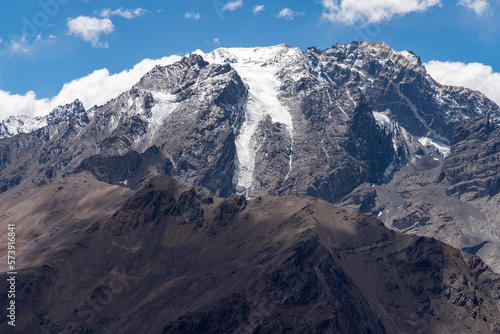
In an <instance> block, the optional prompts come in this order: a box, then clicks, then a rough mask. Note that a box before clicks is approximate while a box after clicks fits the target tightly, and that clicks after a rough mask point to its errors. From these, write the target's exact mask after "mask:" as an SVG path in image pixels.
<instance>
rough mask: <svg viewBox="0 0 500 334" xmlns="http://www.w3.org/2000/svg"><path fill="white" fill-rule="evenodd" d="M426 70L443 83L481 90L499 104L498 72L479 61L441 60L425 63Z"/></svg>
mask: <svg viewBox="0 0 500 334" xmlns="http://www.w3.org/2000/svg"><path fill="white" fill-rule="evenodd" d="M425 68H426V69H427V72H429V74H430V75H431V76H432V77H433V78H434V79H435V80H436V81H437V82H439V83H441V84H443V85H452V86H462V87H466V88H470V89H474V90H478V91H480V92H482V93H483V94H484V95H486V96H487V97H489V98H490V99H492V100H493V101H495V102H496V103H497V104H498V105H500V73H498V72H493V68H492V67H491V66H488V65H484V64H480V63H469V64H465V63H461V62H450V61H447V62H441V61H437V60H433V61H430V62H428V63H426V64H425Z"/></svg>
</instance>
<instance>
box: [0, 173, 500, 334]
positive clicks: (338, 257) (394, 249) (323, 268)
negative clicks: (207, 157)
mask: <svg viewBox="0 0 500 334" xmlns="http://www.w3.org/2000/svg"><path fill="white" fill-rule="evenodd" d="M102 187H103V188H106V187H110V188H109V189H111V186H107V185H104V184H103V186H102ZM53 196H56V198H57V194H55V195H53ZM18 201H19V200H18ZM108 207H109V206H108ZM108 207H106V208H108ZM69 210H71V209H69ZM66 214H69V213H66ZM47 224H48V226H50V225H51V222H50V219H49V220H48V221H47ZM89 226H90V227H89V228H87V229H86V230H81V231H76V232H75V233H74V234H73V235H72V236H73V237H74V236H77V237H78V242H75V240H71V239H62V240H61V241H60V242H61V245H64V247H66V248H65V249H67V250H68V251H67V252H65V253H62V252H59V253H55V254H52V256H50V257H47V256H46V255H44V254H41V255H40V257H39V258H37V259H29V258H26V260H25V261H24V263H23V264H22V266H23V268H25V269H22V270H20V273H19V276H18V280H19V281H20V285H19V305H20V307H19V318H18V323H19V327H21V329H22V330H24V331H25V332H29V333H37V332H40V333H41V332H45V333H61V332H62V333H64V332H65V330H67V331H66V332H72V333H97V332H101V331H102V330H104V329H106V330H108V331H109V332H111V333H162V332H163V333H231V332H233V333H325V332H328V333H336V332H340V333H402V332H405V331H406V332H409V333H415V332H418V331H420V332H427V333H443V332H458V333H462V332H477V333H491V332H494V331H497V332H498V331H499V329H500V323H499V321H498V319H500V312H499V310H498V306H497V303H498V298H499V296H498V289H499V287H500V278H499V277H498V276H497V275H495V274H493V273H491V272H490V271H489V269H487V268H486V267H485V266H484V265H483V264H482V262H481V261H480V260H478V259H477V258H476V257H473V256H470V255H467V254H465V253H462V252H460V251H458V250H456V249H453V248H451V247H449V246H446V245H444V244H442V243H440V242H437V241H434V240H432V239H426V238H418V237H413V236H405V235H402V234H400V233H397V232H393V231H390V230H388V229H386V228H385V227H384V226H383V225H382V224H381V223H380V222H379V221H377V220H374V219H371V218H367V217H365V216H363V215H360V214H356V213H350V212H347V211H345V210H342V209H339V208H337V207H335V206H333V205H331V204H328V203H327V202H325V201H322V200H315V199H298V198H293V197H281V198H276V197H265V198H258V199H256V200H254V201H246V200H245V199H244V198H243V197H238V196H235V197H231V198H229V199H220V198H216V197H213V196H212V195H211V194H210V193H209V192H208V191H207V190H205V189H203V188H198V187H187V186H183V185H181V184H179V183H178V182H176V181H175V180H173V179H171V178H168V177H159V178H155V179H153V180H152V181H151V182H150V183H149V184H148V185H147V186H146V187H145V188H143V189H142V190H140V191H139V192H138V193H137V194H135V195H134V196H132V197H131V198H130V199H129V200H127V201H126V202H125V203H124V204H123V205H122V206H121V207H120V208H119V209H118V210H117V211H115V212H114V213H110V214H108V215H106V214H105V215H103V216H102V217H101V218H100V219H98V220H96V221H95V222H94V223H93V224H92V225H89ZM18 233H19V237H20V238H23V237H25V236H24V235H23V233H24V232H23V231H22V230H21V229H20V230H19V231H18ZM61 247H63V246H61ZM26 251H27V250H26ZM42 263H44V264H45V265H42ZM20 269H21V268H20ZM1 276H2V277H0V280H2V281H3V282H4V281H5V279H4V276H5V275H1ZM2 298H5V297H2ZM21 306H22V307H21ZM4 318H5V317H3V316H2V318H1V319H2V320H1V321H4V320H3V319H4ZM5 326H6V325H5V323H2V324H1V325H0V330H2V332H3V330H5V328H6V327H5Z"/></svg>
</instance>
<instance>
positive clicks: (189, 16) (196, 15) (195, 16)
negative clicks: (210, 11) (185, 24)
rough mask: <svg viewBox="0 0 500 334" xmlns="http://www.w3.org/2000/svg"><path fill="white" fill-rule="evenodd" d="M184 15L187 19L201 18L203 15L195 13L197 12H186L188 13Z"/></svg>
mask: <svg viewBox="0 0 500 334" xmlns="http://www.w3.org/2000/svg"><path fill="white" fill-rule="evenodd" d="M184 17H185V18H186V19H193V20H199V19H200V18H201V15H200V13H195V12H190V13H187V12H186V14H184Z"/></svg>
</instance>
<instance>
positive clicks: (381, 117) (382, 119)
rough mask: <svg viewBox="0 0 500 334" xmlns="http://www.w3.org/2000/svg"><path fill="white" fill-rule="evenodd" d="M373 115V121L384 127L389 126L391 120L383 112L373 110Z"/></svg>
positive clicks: (388, 127) (387, 127)
mask: <svg viewBox="0 0 500 334" xmlns="http://www.w3.org/2000/svg"><path fill="white" fill-rule="evenodd" d="M373 117H374V118H375V121H377V123H378V124H380V125H381V126H382V127H384V128H386V129H390V128H391V124H392V122H391V119H390V118H389V116H387V115H385V114H384V113H381V112H376V111H374V112H373Z"/></svg>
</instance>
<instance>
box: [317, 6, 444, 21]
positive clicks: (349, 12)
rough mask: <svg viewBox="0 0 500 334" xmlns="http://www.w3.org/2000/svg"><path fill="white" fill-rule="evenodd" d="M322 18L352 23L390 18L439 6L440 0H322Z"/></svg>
mask: <svg viewBox="0 0 500 334" xmlns="http://www.w3.org/2000/svg"><path fill="white" fill-rule="evenodd" d="M322 4H323V14H322V16H321V17H322V19H324V20H326V21H330V22H343V23H346V24H353V23H355V22H361V23H365V24H366V23H375V22H380V21H384V20H390V19H391V18H393V17H394V16H401V15H405V14H408V13H411V12H421V11H425V10H427V9H428V8H431V7H434V6H440V5H441V0H322Z"/></svg>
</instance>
